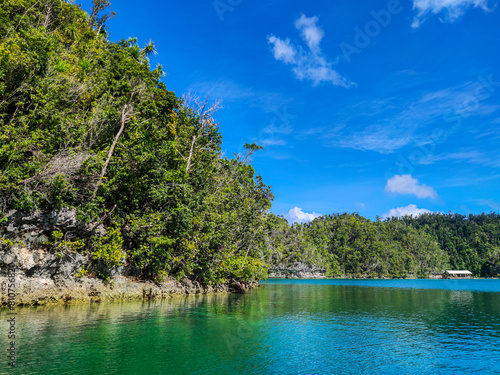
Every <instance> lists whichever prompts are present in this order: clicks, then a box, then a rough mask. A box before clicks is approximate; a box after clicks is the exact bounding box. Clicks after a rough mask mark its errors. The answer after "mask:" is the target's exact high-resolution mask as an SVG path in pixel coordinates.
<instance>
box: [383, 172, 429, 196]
mask: <svg viewBox="0 0 500 375" xmlns="http://www.w3.org/2000/svg"><path fill="white" fill-rule="evenodd" d="M385 191H387V192H390V193H396V194H413V195H416V196H417V197H418V198H433V199H435V198H437V196H438V195H437V193H436V191H435V190H434V189H433V188H431V187H430V186H427V185H419V182H418V180H417V179H416V178H413V177H412V176H411V175H409V174H404V175H395V176H394V177H391V178H390V179H389V180H387V185H386V186H385Z"/></svg>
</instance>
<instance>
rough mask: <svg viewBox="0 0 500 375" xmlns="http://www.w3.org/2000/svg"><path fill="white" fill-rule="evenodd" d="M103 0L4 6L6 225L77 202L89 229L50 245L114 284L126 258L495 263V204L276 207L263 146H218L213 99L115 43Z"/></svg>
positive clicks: (17, 1) (146, 265)
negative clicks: (84, 5) (340, 209)
mask: <svg viewBox="0 0 500 375" xmlns="http://www.w3.org/2000/svg"><path fill="white" fill-rule="evenodd" d="M108 5H109V2H108V1H106V0H95V1H94V7H93V10H92V12H91V15H88V14H87V13H86V12H84V11H83V10H82V9H80V7H79V6H77V5H74V4H72V3H68V2H65V1H60V0H7V1H4V2H3V4H2V7H1V9H0V40H1V42H0V214H1V215H0V217H1V218H2V219H1V220H0V229H1V227H2V226H6V225H7V224H8V223H7V220H6V217H5V215H6V214H7V212H8V211H10V210H12V209H15V210H18V211H21V212H25V213H27V214H29V213H30V212H34V211H37V210H40V211H54V210H60V209H62V208H64V207H69V208H76V210H77V217H78V219H79V221H80V222H83V223H86V225H87V228H92V229H93V232H94V234H93V235H92V236H87V237H83V238H74V237H71V236H69V237H68V236H66V233H63V232H61V231H59V230H54V231H53V232H51V233H50V235H49V237H50V240H49V241H47V243H46V245H47V246H49V247H50V248H51V249H52V251H54V252H55V253H57V254H60V255H61V254H62V252H71V251H78V252H85V253H87V254H89V256H90V257H91V258H92V259H93V261H94V262H95V265H96V268H95V269H96V270H98V271H97V273H99V274H101V277H102V278H104V279H107V280H109V272H108V271H109V270H110V269H111V268H113V267H116V266H119V265H127V266H128V267H130V268H131V269H133V270H135V271H134V273H135V274H137V275H139V276H141V277H145V278H150V279H156V280H159V281H161V280H164V279H165V278H167V277H176V278H178V279H181V278H183V277H189V278H191V279H194V280H198V281H201V282H203V283H222V282H226V281H228V280H230V279H239V280H243V281H245V280H252V279H260V278H264V277H266V275H267V272H268V270H269V268H272V267H275V266H276V265H285V266H286V265H290V264H292V263H296V262H301V263H306V264H309V265H316V266H321V267H325V268H326V269H327V272H328V274H329V275H331V276H353V277H406V276H409V275H414V276H426V275H428V274H430V273H433V272H441V271H442V270H443V269H444V268H446V267H448V265H450V267H452V268H468V269H470V270H471V271H472V272H474V273H475V274H476V275H480V274H482V275H496V274H497V273H499V267H500V266H499V259H500V251H499V248H498V245H497V244H496V243H494V241H493V240H492V239H494V238H495V239H496V238H499V236H500V229H499V228H500V224H499V223H500V220H499V217H498V216H497V215H488V216H484V215H482V216H474V217H462V216H457V215H455V216H453V215H448V216H446V215H425V216H422V217H420V218H418V219H409V218H405V219H401V220H398V219H394V220H388V221H385V222H382V221H376V222H372V221H370V220H367V219H364V218H362V217H360V216H359V215H356V214H353V215H349V214H342V215H332V216H325V217H321V218H318V219H316V220H314V221H313V222H311V223H308V224H302V225H299V224H295V225H292V226H290V225H289V224H288V222H287V221H286V220H285V219H284V218H282V217H278V216H275V215H273V214H272V213H270V211H269V210H270V208H271V202H272V200H273V198H274V197H273V194H272V192H271V190H270V187H269V186H267V185H266V184H265V183H264V182H263V181H262V179H261V177H260V176H259V175H258V174H256V173H255V171H254V169H253V167H252V166H251V165H250V161H251V157H252V155H253V153H254V152H258V150H259V149H260V148H261V147H259V146H258V145H255V144H247V145H246V146H245V150H244V152H243V154H242V155H235V157H234V158H227V157H224V156H223V154H222V153H221V147H220V146H221V142H222V136H221V134H220V132H219V130H218V124H217V123H216V121H215V120H214V118H213V114H214V112H215V111H216V110H217V107H218V104H217V103H210V102H208V101H200V100H197V99H196V98H193V99H189V98H187V99H181V98H179V97H177V96H176V95H175V94H174V93H173V92H171V91H169V90H168V89H167V87H166V85H165V84H164V83H163V82H162V81H161V78H162V76H163V71H162V68H161V66H158V67H156V68H154V69H152V68H151V67H150V64H149V59H148V56H150V55H151V54H152V53H154V44H153V43H149V44H147V45H146V46H143V47H141V46H139V45H138V44H137V41H136V40H135V39H128V40H121V41H119V42H116V43H114V42H111V41H109V40H108V39H107V37H106V20H107V19H108V18H109V17H111V16H113V14H112V13H109V14H106V13H103V12H105V8H106V7H107V6H108ZM66 237H68V238H66ZM3 241H4V242H5V243H7V242H6V241H10V240H8V239H3ZM61 256H62V255H61ZM87 272H89V270H87V269H85V268H84V269H82V270H81V271H80V272H79V276H80V277H81V276H83V275H84V274H87Z"/></svg>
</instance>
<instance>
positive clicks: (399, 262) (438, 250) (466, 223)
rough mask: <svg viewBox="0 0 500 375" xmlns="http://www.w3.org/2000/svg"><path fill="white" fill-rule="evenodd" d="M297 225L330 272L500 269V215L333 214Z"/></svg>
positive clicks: (479, 272)
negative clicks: (371, 216)
mask: <svg viewBox="0 0 500 375" xmlns="http://www.w3.org/2000/svg"><path fill="white" fill-rule="evenodd" d="M299 227H300V228H297V233H300V236H301V237H302V238H303V239H304V241H305V242H306V243H307V244H308V245H309V246H312V247H313V249H312V250H310V251H311V252H314V253H317V254H322V258H323V259H325V260H326V259H328V260H326V263H327V264H328V267H327V269H328V272H329V273H330V275H333V276H336V275H349V276H355V277H356V276H357V277H379V276H385V277H387V276H388V277H407V276H409V275H412V276H417V277H418V276H420V277H425V276H427V275H429V274H432V273H441V272H442V271H443V270H444V269H447V268H448V269H455V270H470V271H471V272H472V273H473V274H474V275H475V276H487V277H491V276H495V277H496V276H498V275H499V274H500V246H499V245H500V215H498V214H494V213H492V214H487V215H486V214H481V215H469V216H464V215H459V214H451V213H450V214H425V215H421V216H419V217H416V218H415V217H403V218H392V219H387V220H385V221H381V220H377V221H370V220H367V219H365V218H363V217H361V216H359V215H357V214H342V215H328V216H323V217H320V218H317V219H315V220H314V221H312V222H311V223H307V224H303V225H301V226H299Z"/></svg>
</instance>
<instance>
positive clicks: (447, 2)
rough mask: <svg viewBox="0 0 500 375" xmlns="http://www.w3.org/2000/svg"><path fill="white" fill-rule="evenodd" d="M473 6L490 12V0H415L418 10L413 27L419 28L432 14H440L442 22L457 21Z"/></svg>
mask: <svg viewBox="0 0 500 375" xmlns="http://www.w3.org/2000/svg"><path fill="white" fill-rule="evenodd" d="M471 8H481V9H482V10H484V11H486V12H488V11H489V10H490V9H489V7H488V0H413V9H414V10H415V11H416V12H417V14H416V15H415V18H414V19H413V24H412V27H413V28H418V27H419V26H420V25H421V24H422V23H424V22H425V20H427V19H428V18H429V17H431V16H438V17H439V20H440V21H441V22H450V23H452V22H455V21H457V20H458V19H459V18H460V17H462V16H463V15H464V14H465V12H467V11H468V10H469V9H471Z"/></svg>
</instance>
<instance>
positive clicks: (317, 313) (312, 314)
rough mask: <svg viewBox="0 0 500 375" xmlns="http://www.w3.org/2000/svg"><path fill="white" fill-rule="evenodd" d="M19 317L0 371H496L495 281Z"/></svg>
mask: <svg viewBox="0 0 500 375" xmlns="http://www.w3.org/2000/svg"><path fill="white" fill-rule="evenodd" d="M17 312H18V315H17V327H16V328H17V330H18V334H19V336H20V338H19V340H18V345H19V348H18V353H17V367H16V368H15V369H12V368H9V367H8V366H7V358H6V355H3V354H2V357H0V374H23V375H25V374H144V375H145V374H333V373H339V374H470V373H477V374H494V373H498V374H500V281H499V280H456V281H448V280H269V281H267V282H265V283H263V285H262V287H261V288H259V289H257V290H254V291H252V292H250V293H248V294H246V295H218V296H193V297H183V298H174V299H170V300H165V301H156V302H149V303H120V304H118V303H117V304H94V305H75V306H57V307H41V308H22V309H18V310H17ZM6 318H7V316H6V310H2V311H0V319H1V323H0V331H1V333H0V348H1V349H2V352H6V350H5V351H4V348H6V345H7V337H6V329H7V324H6Z"/></svg>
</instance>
